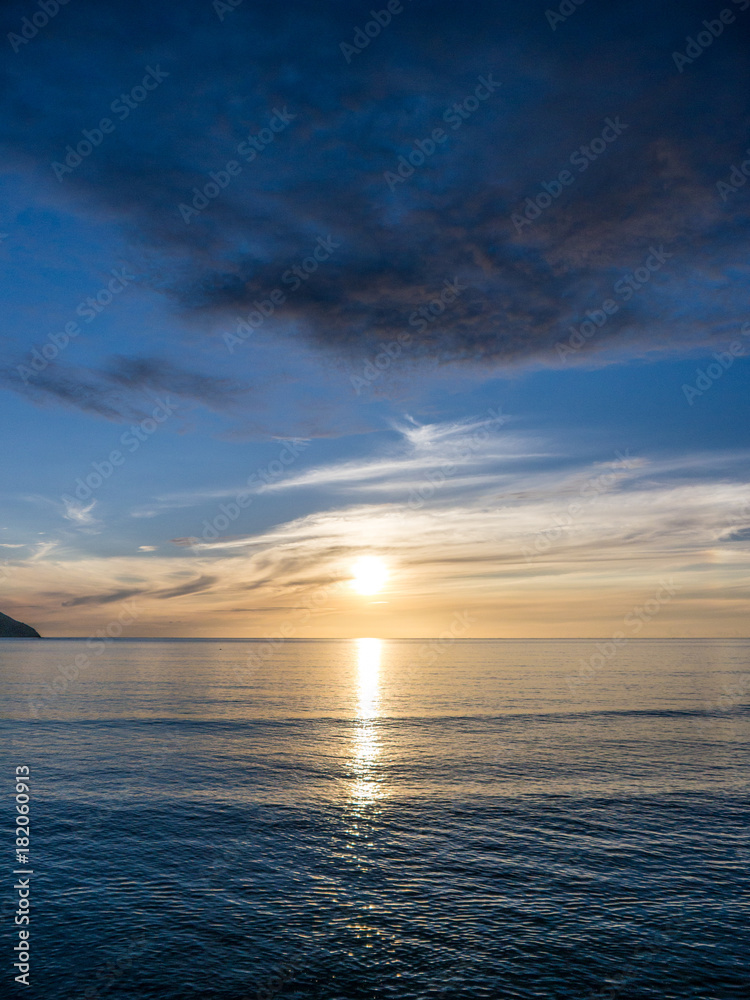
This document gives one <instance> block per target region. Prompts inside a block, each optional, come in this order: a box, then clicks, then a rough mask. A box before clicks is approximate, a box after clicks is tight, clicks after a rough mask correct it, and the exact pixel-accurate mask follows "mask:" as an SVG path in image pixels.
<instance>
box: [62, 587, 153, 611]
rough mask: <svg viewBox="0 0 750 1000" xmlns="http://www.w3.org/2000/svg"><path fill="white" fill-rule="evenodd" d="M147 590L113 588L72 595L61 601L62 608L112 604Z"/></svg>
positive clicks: (145, 592)
mask: <svg viewBox="0 0 750 1000" xmlns="http://www.w3.org/2000/svg"><path fill="white" fill-rule="evenodd" d="M147 593H148V590H144V589H142V588H139V587H131V588H130V589H128V590H113V591H111V592H110V593H108V594H90V595H88V596H86V597H72V598H71V599H70V600H69V601H63V602H62V606H63V607H64V608H78V607H81V606H83V605H91V604H93V605H99V604H114V603H115V601H124V600H127V598H128V597H138V596H140V595H141V594H147Z"/></svg>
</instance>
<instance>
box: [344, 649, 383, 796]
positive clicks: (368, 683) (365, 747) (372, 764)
mask: <svg viewBox="0 0 750 1000" xmlns="http://www.w3.org/2000/svg"><path fill="white" fill-rule="evenodd" d="M356 643H357V645H356V649H357V699H358V701H357V716H356V719H355V731H354V748H353V753H352V769H353V771H354V784H353V787H352V791H351V798H352V803H353V804H354V805H355V806H364V805H371V804H372V803H374V802H376V801H377V800H378V799H379V798H382V795H383V792H382V789H381V785H380V781H379V780H378V758H379V756H380V741H379V739H378V735H377V730H376V727H375V724H374V720H375V719H376V718H377V717H378V714H379V701H380V661H381V657H382V652H383V643H382V641H381V640H380V639H357V640H356Z"/></svg>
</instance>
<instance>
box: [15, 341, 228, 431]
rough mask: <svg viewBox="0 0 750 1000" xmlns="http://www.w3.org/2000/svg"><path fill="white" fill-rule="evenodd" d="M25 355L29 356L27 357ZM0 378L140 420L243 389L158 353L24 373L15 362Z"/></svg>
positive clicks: (33, 393)
mask: <svg viewBox="0 0 750 1000" xmlns="http://www.w3.org/2000/svg"><path fill="white" fill-rule="evenodd" d="M25 360H27V359H25ZM0 384H5V385H6V387H8V388H10V389H13V390H15V391H16V392H19V393H21V394H22V395H26V396H28V397H30V398H31V399H34V400H35V401H37V402H45V401H54V402H57V403H62V404H65V405H68V406H73V407H76V408H77V409H80V410H84V411H86V412H89V413H95V414H98V415H99V416H102V417H106V418H107V419H108V420H115V421H121V420H143V419H144V417H147V416H150V415H151V414H152V413H153V411H154V409H155V408H156V407H157V406H158V407H161V409H160V411H159V416H160V417H161V418H162V419H163V418H164V416H163V415H164V411H165V408H166V409H168V410H169V411H171V412H170V413H169V415H170V416H171V413H172V412H176V413H178V414H179V415H184V413H185V409H184V407H181V405H180V404H184V403H186V402H187V403H195V404H200V405H204V406H207V407H209V408H211V409H226V408H228V407H231V406H232V405H233V404H234V403H236V402H237V401H238V400H239V399H240V398H241V397H242V396H243V395H244V394H245V392H246V391H247V389H246V388H244V387H242V386H241V385H240V384H239V383H238V382H236V381H234V380H230V379H222V378H216V377H214V376H211V375H202V374H199V373H197V372H190V371H186V370H183V369H181V368H179V367H177V366H175V365H173V364H171V363H170V362H168V361H164V360H161V359H158V358H138V359H131V358H125V357H115V358H113V359H112V360H111V361H110V362H109V363H108V364H106V365H105V366H104V367H103V368H101V369H91V368H72V367H68V366H64V365H60V364H54V363H52V364H49V365H48V366H47V368H45V369H44V370H43V371H41V372H38V373H36V372H34V373H33V374H31V375H29V374H28V373H27V376H26V378H23V377H22V375H21V374H19V372H18V367H17V366H13V365H8V364H5V365H2V366H0Z"/></svg>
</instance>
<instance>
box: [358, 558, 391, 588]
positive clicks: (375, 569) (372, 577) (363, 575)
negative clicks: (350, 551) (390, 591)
mask: <svg viewBox="0 0 750 1000" xmlns="http://www.w3.org/2000/svg"><path fill="white" fill-rule="evenodd" d="M352 573H353V577H352V587H353V588H354V590H356V591H357V593H358V594H377V593H379V592H380V591H381V590H382V589H383V586H384V584H385V582H386V580H387V579H388V569H387V567H386V565H385V563H384V562H383V560H382V559H380V558H379V557H378V556H362V558H361V559H358V560H357V561H356V562H355V563H354V565H353V566H352Z"/></svg>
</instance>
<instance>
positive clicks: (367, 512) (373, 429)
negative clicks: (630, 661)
mask: <svg viewBox="0 0 750 1000" xmlns="http://www.w3.org/2000/svg"><path fill="white" fill-rule="evenodd" d="M2 21H3V25H4V27H3V34H4V35H5V38H4V41H3V44H4V46H5V48H4V54H3V59H2V69H1V70H0V71H1V72H2V75H3V80H2V83H3V86H2V88H1V91H0V111H1V114H0V142H1V143H2V152H3V173H2V182H1V184H0V261H1V262H2V279H1V280H2V286H3V287H2V301H3V336H2V346H1V347H0V389H2V392H0V421H1V426H2V429H3V444H4V461H3V463H2V468H3V475H2V479H1V480H0V497H1V499H2V520H1V521H0V610H2V611H4V612H5V613H6V614H10V615H12V616H13V617H16V618H19V619H20V620H23V621H26V622H28V623H29V624H31V625H33V626H34V627H36V628H37V629H38V630H39V631H40V632H41V633H42V635H45V636H54V635H57V636H85V635H93V634H96V633H97V632H98V631H102V630H104V631H106V632H108V634H123V635H125V636H185V637H197V636H205V637H215V636H227V637H232V636H234V637H256V636H257V637H262V636H271V637H273V636H276V637H278V638H279V639H280V638H281V637H285V638H323V637H336V636H342V637H357V636H375V637H382V638H388V637H401V636H403V637H420V636H435V637H441V639H442V641H443V642H445V643H451V642H453V641H455V640H457V639H463V638H483V637H501V638H502V637H524V636H526V637H531V638H547V637H562V638H572V637H605V638H606V637H611V636H612V635H614V634H615V633H617V632H625V634H627V635H628V636H629V637H631V636H632V637H633V638H636V637H638V638H657V637H675V636H715V637H725V636H744V635H747V599H748V596H749V595H750V559H749V557H748V542H749V541H750V487H749V486H748V466H749V464H750V463H749V462H748V459H749V457H750V447H749V443H748V432H747V426H748V383H749V381H750V378H749V376H750V366H749V365H748V357H750V306H749V305H748V291H747V290H748V277H749V272H750V267H749V265H748V255H747V250H748V221H749V216H750V199H749V198H748V189H749V188H750V186H749V185H747V183H746V181H747V178H748V176H750V128H749V125H750V108H749V105H748V96H747V95H748V93H750V87H749V86H748V84H749V83H750V80H749V77H750V58H749V57H748V40H749V39H750V0H728V2H727V3H726V5H725V6H722V5H721V3H696V2H690V0H687V2H686V0H681V2H679V3H677V2H675V0H665V2H664V3H663V4H660V5H658V8H657V9H654V8H653V7H651V6H650V5H649V6H647V7H644V6H643V5H640V6H639V5H613V4H609V5H607V4H602V3H598V2H596V0H583V2H580V3H577V4H576V3H574V2H573V0H562V2H561V3H560V4H559V5H557V4H554V3H553V4H552V5H551V6H549V7H547V6H545V4H544V3H543V2H540V3H536V2H531V3H516V4H511V3H505V2H492V3H488V2H476V3H473V4H467V5H464V6H463V7H461V8H460V10H459V9H457V8H456V5H455V4H454V3H448V2H442V0H391V2H390V3H385V4H382V5H381V3H377V4H376V5H375V6H374V7H373V6H371V5H368V4H366V3H364V4H358V3H352V2H343V0H328V2H326V3H321V4H313V3H302V2H295V0H291V2H287V3H285V4H283V5H281V4H278V3H269V2H267V0H254V2H252V3H251V2H249V0H239V2H237V0H234V2H233V3H229V2H226V3H225V2H223V0H216V2H214V3H212V2H210V0H201V2H197V0H183V2H181V3H179V4H154V3H144V2H139V0H128V2H127V3H124V2H118V0H109V2H108V3H106V4H97V3H93V2H90V0H68V2H67V3H59V2H58V0H38V2H31V0H23V2H16V0H9V2H7V3H6V4H4V6H3V11H2ZM743 164H744V165H745V166H746V168H747V170H746V172H743V169H742V168H743ZM363 559H365V560H369V562H367V563H365V564H364V566H365V568H366V567H367V566H369V567H370V575H372V568H373V567H374V568H375V569H376V570H377V571H378V572H379V573H380V575H381V576H385V574H387V578H385V579H384V580H381V585H380V586H379V587H378V588H377V589H373V588H372V587H371V588H368V587H366V586H365V587H363V588H359V589H357V588H356V587H354V586H352V577H353V575H354V576H356V574H357V570H356V569H355V567H357V566H360V567H361V565H362V564H361V562H360V561H361V560H363ZM365 575H366V574H365ZM376 575H378V574H377V573H376ZM373 587H374V584H373ZM363 589H364V590H367V589H370V590H371V591H372V592H371V593H363V592H362V590H363ZM629 616H630V617H629ZM118 630H119V631H118Z"/></svg>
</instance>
